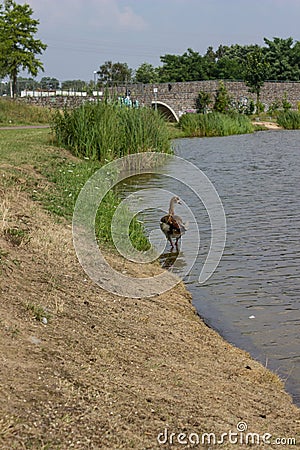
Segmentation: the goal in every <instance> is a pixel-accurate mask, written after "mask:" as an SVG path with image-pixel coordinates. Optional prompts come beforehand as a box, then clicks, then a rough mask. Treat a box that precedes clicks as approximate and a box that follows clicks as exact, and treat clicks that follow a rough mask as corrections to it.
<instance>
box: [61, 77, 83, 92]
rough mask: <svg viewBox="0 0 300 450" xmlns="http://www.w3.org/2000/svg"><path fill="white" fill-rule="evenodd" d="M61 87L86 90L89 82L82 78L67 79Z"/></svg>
mask: <svg viewBox="0 0 300 450" xmlns="http://www.w3.org/2000/svg"><path fill="white" fill-rule="evenodd" d="M61 88H62V89H64V90H66V91H67V90H73V91H78V92H79V91H86V90H87V83H86V82H85V81H82V80H65V81H63V82H62V84H61Z"/></svg>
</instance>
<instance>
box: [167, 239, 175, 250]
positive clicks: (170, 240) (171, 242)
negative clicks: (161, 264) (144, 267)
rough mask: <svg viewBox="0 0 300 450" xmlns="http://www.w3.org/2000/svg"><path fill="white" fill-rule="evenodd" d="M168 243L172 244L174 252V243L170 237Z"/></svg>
mask: <svg viewBox="0 0 300 450" xmlns="http://www.w3.org/2000/svg"><path fill="white" fill-rule="evenodd" d="M168 241H169V242H170V244H171V250H173V248H174V244H173V241H172V239H171V238H170V237H169V238H168Z"/></svg>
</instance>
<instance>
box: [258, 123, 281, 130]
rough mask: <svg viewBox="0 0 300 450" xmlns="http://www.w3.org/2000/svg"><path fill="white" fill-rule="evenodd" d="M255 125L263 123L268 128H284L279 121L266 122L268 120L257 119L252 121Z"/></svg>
mask: <svg viewBox="0 0 300 450" xmlns="http://www.w3.org/2000/svg"><path fill="white" fill-rule="evenodd" d="M252 123H253V125H262V126H263V127H265V128H266V129H267V130H283V128H282V127H280V126H279V125H278V124H277V123H275V122H266V121H255V122H252Z"/></svg>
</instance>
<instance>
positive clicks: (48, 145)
mask: <svg viewBox="0 0 300 450" xmlns="http://www.w3.org/2000/svg"><path fill="white" fill-rule="evenodd" d="M0 136H1V148H0V159H1V161H2V162H3V163H9V164H10V165H11V171H12V174H14V176H18V174H19V170H20V169H19V168H20V167H22V166H24V165H25V166H26V167H27V166H28V167H29V168H30V170H22V172H23V181H24V182H23V183H22V184H21V186H20V187H21V189H24V190H26V191H27V192H29V193H30V195H31V198H32V199H33V200H36V201H39V202H41V203H42V204H43V206H44V207H45V208H46V209H47V210H48V211H51V212H52V213H55V215H56V216H57V217H64V218H66V219H67V220H71V218H72V215H73V209H74V205H75V202H76V198H77V196H78V194H79V192H80V190H81V188H82V187H83V185H84V184H85V182H86V181H87V180H88V178H89V177H90V176H91V175H92V174H93V173H94V172H95V171H96V170H97V169H99V168H100V167H101V164H100V162H99V161H93V160H86V159H84V160H82V159H79V158H76V157H74V158H70V155H69V154H68V152H66V151H64V150H62V149H61V148H58V147H55V146H54V141H53V139H54V137H53V136H52V135H51V134H50V133H49V130H0ZM17 167H18V169H17ZM35 171H38V172H39V173H40V175H42V176H43V177H45V179H46V180H48V182H49V184H48V186H47V187H46V188H43V189H40V188H39V185H38V182H37V180H36V177H35ZM119 203H120V199H119V197H118V196H117V195H116V194H115V193H114V192H113V191H110V192H109V193H108V194H107V195H106V196H105V197H104V199H103V201H102V202H101V205H100V207H99V210H98V213H97V219H96V235H97V238H98V240H99V243H100V244H101V245H103V244H108V245H112V236H111V228H110V224H111V219H112V216H113V214H114V212H115V210H116V208H117V206H118V204H119ZM124 214H125V211H124ZM130 236H131V239H132V243H133V245H134V246H135V247H136V248H137V249H138V250H145V249H148V248H149V243H148V240H147V238H146V237H145V234H144V230H143V226H142V224H141V223H140V222H139V221H137V220H136V219H134V220H133V221H132V222H131V225H130Z"/></svg>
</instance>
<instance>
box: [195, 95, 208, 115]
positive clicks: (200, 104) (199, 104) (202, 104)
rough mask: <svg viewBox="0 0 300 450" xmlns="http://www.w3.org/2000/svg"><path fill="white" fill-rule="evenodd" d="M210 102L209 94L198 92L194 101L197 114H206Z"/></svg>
mask: <svg viewBox="0 0 300 450" xmlns="http://www.w3.org/2000/svg"><path fill="white" fill-rule="evenodd" d="M210 102H211V94H210V93H209V92H205V91H200V92H199V94H198V97H197V99H196V109H197V112H198V113H205V112H207V108H208V105H209V104H210Z"/></svg>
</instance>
